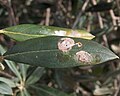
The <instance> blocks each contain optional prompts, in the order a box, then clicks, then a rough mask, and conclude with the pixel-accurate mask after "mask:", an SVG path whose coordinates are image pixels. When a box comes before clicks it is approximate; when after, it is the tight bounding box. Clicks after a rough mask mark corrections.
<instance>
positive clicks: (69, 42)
mask: <svg viewBox="0 0 120 96" xmlns="http://www.w3.org/2000/svg"><path fill="white" fill-rule="evenodd" d="M74 45H75V42H74V40H73V39H71V38H61V39H60V41H59V42H58V49H59V50H61V51H62V52H68V51H69V50H71V49H72V47H73V46H74Z"/></svg>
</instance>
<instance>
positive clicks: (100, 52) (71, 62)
mask: <svg viewBox="0 0 120 96" xmlns="http://www.w3.org/2000/svg"><path fill="white" fill-rule="evenodd" d="M60 39H61V37H56V36H52V37H51V36H50V37H42V38H35V39H31V40H27V41H24V42H21V43H20V44H17V45H15V46H14V47H13V48H11V49H10V50H8V51H7V52H6V53H5V54H4V58H5V59H8V60H13V61H17V62H22V63H27V64H30V65H33V66H42V67H50V68H65V67H75V66H80V65H90V64H84V63H82V62H76V61H75V58H74V57H75V54H76V52H78V51H80V50H84V51H86V52H89V53H90V54H91V55H93V57H94V58H95V60H94V62H92V65H94V64H99V63H103V62H106V61H108V60H112V59H116V58H118V57H117V56H116V55H115V54H114V53H113V52H111V51H110V50H109V49H107V48H105V47H103V46H101V45H100V44H98V43H96V42H93V41H89V40H85V39H76V38H73V39H74V40H75V42H81V43H82V44H83V46H82V47H81V48H78V47H75V48H73V49H72V50H70V52H68V54H64V53H63V52H61V51H60V50H59V49H58V48H57V43H58V41H59V40H60Z"/></svg>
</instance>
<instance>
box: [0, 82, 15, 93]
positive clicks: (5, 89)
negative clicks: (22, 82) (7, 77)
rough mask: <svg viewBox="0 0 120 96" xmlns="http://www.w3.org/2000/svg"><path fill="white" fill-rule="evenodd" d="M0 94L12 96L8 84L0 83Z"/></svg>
mask: <svg viewBox="0 0 120 96" xmlns="http://www.w3.org/2000/svg"><path fill="white" fill-rule="evenodd" d="M0 93H1V94H6V95H12V94H13V92H12V88H11V87H10V86H9V85H8V84H6V83H3V82H0Z"/></svg>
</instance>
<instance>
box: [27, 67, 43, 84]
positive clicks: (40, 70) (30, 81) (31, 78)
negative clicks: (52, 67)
mask: <svg viewBox="0 0 120 96" xmlns="http://www.w3.org/2000/svg"><path fill="white" fill-rule="evenodd" d="M43 73H44V68H41V67H37V68H36V69H35V71H34V72H32V74H31V75H30V76H29V77H28V79H27V81H26V84H27V85H31V84H34V83H36V82H37V81H38V80H39V79H40V78H41V76H42V75H43Z"/></svg>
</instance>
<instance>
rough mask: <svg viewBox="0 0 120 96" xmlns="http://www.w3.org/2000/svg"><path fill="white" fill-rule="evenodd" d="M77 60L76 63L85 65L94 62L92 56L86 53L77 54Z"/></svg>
mask: <svg viewBox="0 0 120 96" xmlns="http://www.w3.org/2000/svg"><path fill="white" fill-rule="evenodd" d="M75 59H76V61H78V62H83V63H91V62H92V61H93V57H92V55H91V54H90V53H88V52H86V51H79V52H77V53H76V54H75Z"/></svg>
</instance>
